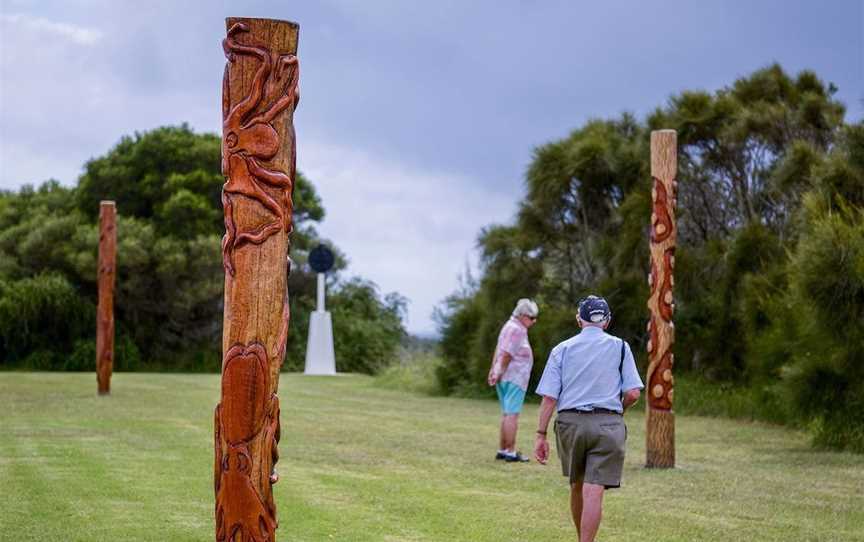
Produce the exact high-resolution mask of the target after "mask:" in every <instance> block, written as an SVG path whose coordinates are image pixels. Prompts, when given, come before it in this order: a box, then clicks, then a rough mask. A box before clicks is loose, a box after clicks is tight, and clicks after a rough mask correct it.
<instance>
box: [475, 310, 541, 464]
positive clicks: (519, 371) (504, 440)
mask: <svg viewBox="0 0 864 542" xmlns="http://www.w3.org/2000/svg"><path fill="white" fill-rule="evenodd" d="M538 313H539V309H538V308H537V303H534V302H533V301H531V300H530V299H524V298H523V299H520V300H519V301H517V302H516V307H515V308H514V309H513V313H512V314H511V315H510V319H508V320H507V321H506V322H505V323H504V325H503V326H502V327H501V332H500V333H499V334H498V345H497V346H496V347H495V353H494V354H493V355H492V366H491V367H490V368H489V375H488V376H487V377H486V382H487V383H488V384H489V385H490V386H495V391H496V392H497V393H498V401H499V402H500V403H501V434H500V439H499V442H498V453H497V454H495V459H500V460H504V461H506V462H508V463H526V462H528V459H527V458H526V457H523V456H522V454H520V453H519V452H518V451H517V450H516V431H517V429H518V428H519V413H520V412H522V403H523V402H524V401H525V392H526V390H527V389H528V380H529V379H530V378H531V367H532V366H533V365H534V355H533V354H532V352H531V344H530V343H529V342H528V329H529V328H530V327H531V326H533V325H534V323H535V322H537V314H538Z"/></svg>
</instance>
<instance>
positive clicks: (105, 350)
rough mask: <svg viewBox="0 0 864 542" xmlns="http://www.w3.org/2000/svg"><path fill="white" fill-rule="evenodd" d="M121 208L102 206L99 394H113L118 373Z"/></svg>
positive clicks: (109, 205)
mask: <svg viewBox="0 0 864 542" xmlns="http://www.w3.org/2000/svg"><path fill="white" fill-rule="evenodd" d="M116 262H117V207H116V206H115V205H114V202H113V201H102V202H100V203H99V269H98V273H97V285H98V289H99V304H98V307H97V309H96V384H97V390H98V392H99V395H107V394H109V393H111V373H112V372H113V371H114V283H115V277H114V274H115V270H116V267H117V263H116Z"/></svg>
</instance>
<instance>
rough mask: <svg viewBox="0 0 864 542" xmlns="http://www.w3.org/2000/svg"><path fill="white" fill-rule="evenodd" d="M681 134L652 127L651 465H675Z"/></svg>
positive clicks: (648, 406)
mask: <svg viewBox="0 0 864 542" xmlns="http://www.w3.org/2000/svg"><path fill="white" fill-rule="evenodd" d="M677 169H678V162H677V134H676V132H675V131H674V130H655V131H653V132H651V176H652V177H653V187H652V189H651V201H652V206H651V242H650V252H651V271H650V273H649V275H648V285H649V286H650V288H651V294H650V295H649V297H648V309H649V311H650V313H651V317H650V318H651V319H650V320H649V322H648V337H649V339H648V374H647V378H646V381H647V396H648V399H647V401H646V403H647V406H646V408H647V417H646V424H647V426H646V439H647V466H648V467H674V466H675V431H674V429H675V417H674V413H673V412H672V400H673V397H674V385H675V379H674V377H673V375H672V367H673V365H674V363H675V358H674V355H673V354H672V347H673V345H674V344H675V324H674V323H673V321H672V317H673V314H674V312H675V299H674V297H673V292H672V288H673V286H674V283H675V281H674V277H673V271H674V268H675V243H676V237H677V227H676V224H675V207H676V204H677V200H676V198H677V186H678V183H677V181H676V180H675V176H676V173H677Z"/></svg>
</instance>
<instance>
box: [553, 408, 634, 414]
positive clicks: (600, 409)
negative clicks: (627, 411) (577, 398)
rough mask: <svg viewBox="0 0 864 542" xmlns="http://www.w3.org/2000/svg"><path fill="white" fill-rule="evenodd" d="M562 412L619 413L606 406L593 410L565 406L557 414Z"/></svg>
mask: <svg viewBox="0 0 864 542" xmlns="http://www.w3.org/2000/svg"><path fill="white" fill-rule="evenodd" d="M562 412H575V413H576V414H617V415H619V416H620V415H621V413H620V412H618V411H617V410H609V409H608V408H595V409H593V410H579V409H578V408H565V409H564V410H559V411H558V414H561V413H562Z"/></svg>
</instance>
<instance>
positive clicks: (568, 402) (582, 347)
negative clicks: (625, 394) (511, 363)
mask: <svg viewBox="0 0 864 542" xmlns="http://www.w3.org/2000/svg"><path fill="white" fill-rule="evenodd" d="M622 344H623V345H624V364H623V365H621V345H622ZM619 366H620V367H621V371H620V373H619V371H618V368H619ZM644 387H645V386H644V385H643V384H642V379H641V378H639V371H638V370H637V369H636V360H634V359H633V352H631V351H630V345H629V344H627V343H626V342H625V341H624V340H623V339H619V338H618V337H614V336H612V335H609V334H608V333H606V332H605V331H603V330H602V329H600V328H599V327H586V328H584V329H583V330H582V331H581V332H580V333H579V334H578V335H574V336H573V337H571V338H569V339H567V340H566V341H564V342H562V343H560V344H559V345H558V346H556V347H555V348H553V349H552V352H551V353H550V354H549V360H548V361H547V362H546V368H545V369H544V370H543V377H542V378H541V379H540V384H539V385H538V386H537V394H539V395H545V396H547V397H551V398H552V399H556V400H557V401H558V410H559V411H561V410H566V409H570V408H575V409H579V410H593V409H595V408H605V409H608V410H614V411H617V412H623V411H624V408H623V405H622V404H621V392H622V391H627V390H632V389H642V388H644Z"/></svg>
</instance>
